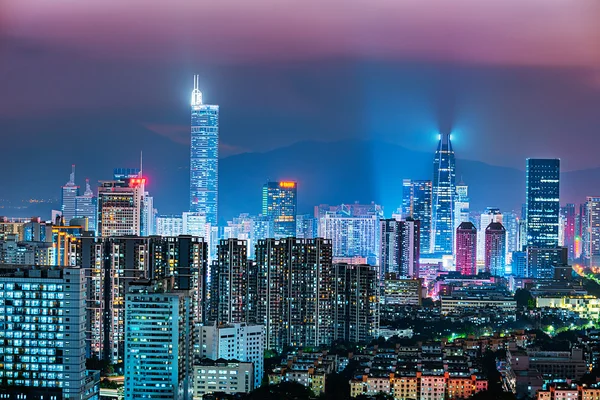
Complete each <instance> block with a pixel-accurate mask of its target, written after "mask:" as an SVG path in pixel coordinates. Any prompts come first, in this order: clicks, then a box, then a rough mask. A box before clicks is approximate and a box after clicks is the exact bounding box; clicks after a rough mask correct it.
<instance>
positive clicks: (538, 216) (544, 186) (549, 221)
mask: <svg viewBox="0 0 600 400" xmlns="http://www.w3.org/2000/svg"><path fill="white" fill-rule="evenodd" d="M526 174H527V175H526V208H525V209H526V216H525V219H526V221H527V246H529V247H540V248H550V247H557V246H558V229H559V221H558V219H559V218H558V216H559V213H560V197H559V195H560V160H558V159H533V158H528V159H527V171H526Z"/></svg>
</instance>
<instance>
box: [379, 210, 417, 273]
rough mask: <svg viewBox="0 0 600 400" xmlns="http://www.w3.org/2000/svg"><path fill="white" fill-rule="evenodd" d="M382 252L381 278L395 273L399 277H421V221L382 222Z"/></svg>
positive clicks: (408, 219) (393, 220) (386, 220)
mask: <svg viewBox="0 0 600 400" xmlns="http://www.w3.org/2000/svg"><path fill="white" fill-rule="evenodd" d="M380 224H381V234H380V236H381V246H380V247H381V250H380V256H379V259H380V271H379V277H380V279H381V280H383V279H384V277H385V275H386V274H389V273H394V274H396V275H397V276H398V277H403V278H418V277H419V254H420V244H419V240H420V230H419V221H415V220H414V219H412V218H407V219H406V220H404V221H397V220H395V219H384V220H381V222H380Z"/></svg>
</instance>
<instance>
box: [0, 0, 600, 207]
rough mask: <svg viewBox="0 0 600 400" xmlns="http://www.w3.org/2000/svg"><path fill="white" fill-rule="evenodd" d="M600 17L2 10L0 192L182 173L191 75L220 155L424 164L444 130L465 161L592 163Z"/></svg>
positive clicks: (264, 8)
mask: <svg viewBox="0 0 600 400" xmlns="http://www.w3.org/2000/svg"><path fill="white" fill-rule="evenodd" d="M598 21H600V1H598V0H526V1H524V0H485V1H482V0H454V1H449V0H427V1H422V0H303V1H299V0H256V1H241V0H219V1H210V2H208V1H197V0H188V1H185V0H170V1H161V2H158V1H149V0H127V1H122V0H85V1H81V0H52V1H48V0H2V1H0V135H1V138H2V142H1V147H2V159H3V171H4V172H3V180H4V184H3V185H2V190H1V191H0V198H3V197H7V196H6V195H5V194H6V193H7V192H8V191H9V190H10V191H11V192H15V193H18V196H27V197H52V196H53V197H58V189H57V191H56V192H54V193H52V192H47V191H44V193H38V192H39V188H41V187H57V186H60V185H61V184H64V183H65V182H66V181H67V180H68V174H69V171H70V165H71V164H72V163H75V164H77V168H78V181H79V182H78V183H80V184H82V179H83V177H85V176H89V177H90V178H91V179H92V180H97V179H101V178H104V179H105V178H107V177H109V176H110V172H111V168H112V167H113V166H127V167H129V166H136V163H137V160H138V158H139V151H140V150H141V149H143V150H144V153H145V154H147V155H146V156H145V161H144V163H145V165H148V168H150V169H151V170H152V168H155V169H156V170H157V171H158V170H161V169H162V170H169V171H172V170H173V171H179V173H181V174H188V172H187V170H186V168H187V166H188V163H189V161H188V160H187V159H186V156H185V155H186V154H187V152H189V150H187V147H186V146H187V145H188V141H189V100H190V92H191V86H192V83H193V80H192V75H193V74H194V73H197V74H199V75H200V87H201V90H202V91H203V94H204V100H205V102H207V103H214V104H219V105H220V106H221V132H220V134H221V155H222V157H226V156H229V155H233V154H238V153H243V152H264V151H268V150H272V149H276V148H279V147H283V146H288V145H290V144H293V143H296V142H299V141H306V140H319V141H330V142H333V141H338V140H346V139H364V140H378V141H386V142H390V143H395V144H399V145H401V146H404V147H406V148H409V149H412V150H416V151H426V152H430V153H433V151H434V148H435V139H436V132H437V131H438V130H440V129H442V130H448V131H453V132H454V148H455V150H456V151H457V157H458V158H459V159H460V158H462V159H471V160H477V161H483V162H486V163H489V164H492V165H500V166H508V167H514V168H520V169H523V168H524V165H525V161H524V159H525V158H526V157H559V158H561V160H562V167H563V170H578V169H587V168H596V167H600V157H598V154H599V149H600V23H598ZM9 166H10V167H9ZM80 179H81V180H80ZM153 190H155V191H157V192H158V191H160V189H159V188H156V189H153ZM597 194H598V193H596V195H597ZM15 195H16V194H15ZM157 195H158V196H159V197H160V196H161V194H158V193H157ZM170 195H172V196H187V192H185V191H184V192H182V193H181V194H173V193H171V194H170ZM162 196H163V202H168V201H170V200H169V199H170V198H169V197H167V195H165V194H164V193H163V194H162ZM159 207H160V205H159ZM182 211H183V210H182ZM240 211H243V210H240Z"/></svg>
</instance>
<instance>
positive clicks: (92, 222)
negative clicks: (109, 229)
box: [75, 179, 97, 231]
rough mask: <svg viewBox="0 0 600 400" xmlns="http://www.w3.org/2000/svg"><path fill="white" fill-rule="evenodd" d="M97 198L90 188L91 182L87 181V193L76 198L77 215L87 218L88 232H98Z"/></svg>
mask: <svg viewBox="0 0 600 400" xmlns="http://www.w3.org/2000/svg"><path fill="white" fill-rule="evenodd" d="M96 200H97V199H96V196H95V195H94V192H93V191H92V188H91V187H90V180H89V179H86V180H85V192H83V194H82V195H81V196H77V197H76V198H75V215H76V217H77V218H87V222H88V226H87V230H90V231H96V213H97V210H96Z"/></svg>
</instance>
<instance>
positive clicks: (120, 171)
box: [97, 168, 146, 236]
mask: <svg viewBox="0 0 600 400" xmlns="http://www.w3.org/2000/svg"><path fill="white" fill-rule="evenodd" d="M145 184H146V179H145V178H143V177H141V176H140V170H139V169H129V168H115V170H114V173H113V180H112V181H100V185H99V187H98V204H97V205H98V207H97V208H98V218H97V223H98V231H97V234H98V235H99V236H125V235H141V234H142V228H143V221H142V219H143V218H142V216H143V214H142V210H143V207H144V193H145Z"/></svg>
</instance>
